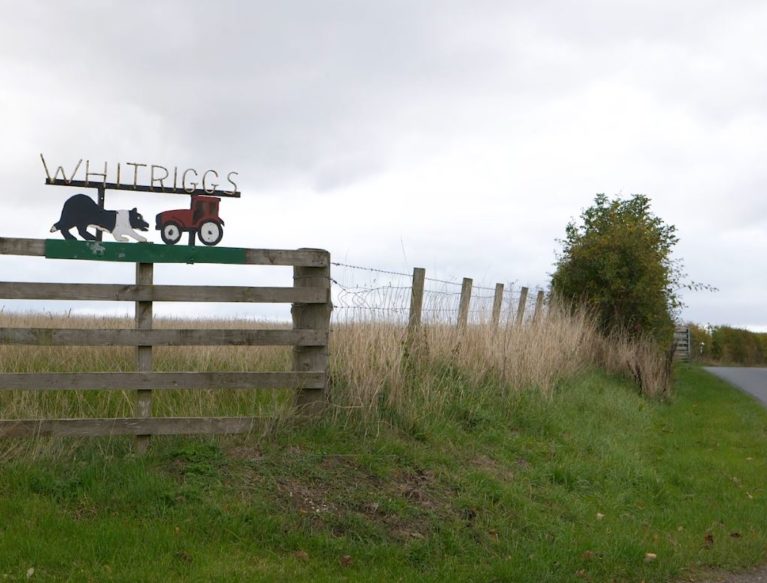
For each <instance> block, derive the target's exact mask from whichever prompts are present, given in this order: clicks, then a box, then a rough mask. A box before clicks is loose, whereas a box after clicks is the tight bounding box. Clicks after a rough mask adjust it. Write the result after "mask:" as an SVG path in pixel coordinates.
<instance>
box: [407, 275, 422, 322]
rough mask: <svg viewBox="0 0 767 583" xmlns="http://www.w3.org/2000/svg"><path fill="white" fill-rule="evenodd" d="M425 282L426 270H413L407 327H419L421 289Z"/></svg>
mask: <svg viewBox="0 0 767 583" xmlns="http://www.w3.org/2000/svg"><path fill="white" fill-rule="evenodd" d="M425 280H426V270H425V269H424V268H423V267H414V268H413V287H412V288H411V290H410V316H409V318H408V327H409V328H417V327H418V326H420V325H421V311H422V308H423V288H424V281H425Z"/></svg>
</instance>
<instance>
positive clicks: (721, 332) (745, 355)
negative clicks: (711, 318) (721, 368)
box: [688, 324, 767, 366]
mask: <svg viewBox="0 0 767 583" xmlns="http://www.w3.org/2000/svg"><path fill="white" fill-rule="evenodd" d="M688 326H689V328H690V333H691V335H692V346H693V355H694V357H695V358H697V359H698V360H700V361H702V362H706V363H711V364H740V365H744V366H764V365H765V364H767V334H765V333H763V332H751V331H750V330H743V329H742V328H733V327H731V326H707V327H703V326H698V325H696V324H689V325H688Z"/></svg>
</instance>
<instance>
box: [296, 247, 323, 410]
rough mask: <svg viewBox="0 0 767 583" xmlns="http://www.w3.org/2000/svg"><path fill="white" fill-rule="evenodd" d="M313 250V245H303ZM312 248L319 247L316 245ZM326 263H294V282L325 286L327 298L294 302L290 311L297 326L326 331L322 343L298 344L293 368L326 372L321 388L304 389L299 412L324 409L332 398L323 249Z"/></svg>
mask: <svg viewBox="0 0 767 583" xmlns="http://www.w3.org/2000/svg"><path fill="white" fill-rule="evenodd" d="M301 251H309V249H301ZM312 251H318V250H316V249H312ZM323 255H324V257H325V266H324V267H298V266H294V267H293V286H294V287H296V288H300V287H315V288H320V289H323V290H325V292H326V293H325V302H324V303H321V304H293V306H292V307H291V309H290V314H291V316H292V318H293V329H294V330H300V329H311V330H317V331H320V332H323V335H322V336H323V339H324V344H323V345H322V346H294V347H293V371H295V372H322V373H324V377H325V382H324V384H323V388H322V389H321V390H317V389H304V388H302V389H300V391H299V393H298V395H297V398H296V406H297V407H298V409H299V414H307V415H311V414H317V413H320V412H321V411H322V409H323V408H324V405H325V403H326V401H327V399H328V368H329V367H328V364H329V358H328V354H329V353H328V336H329V332H330V313H331V311H332V309H333V305H332V303H331V299H330V253H328V252H327V251H324V252H323Z"/></svg>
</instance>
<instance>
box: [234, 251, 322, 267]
mask: <svg viewBox="0 0 767 583" xmlns="http://www.w3.org/2000/svg"><path fill="white" fill-rule="evenodd" d="M245 263H246V264H248V265H294V266H296V267H328V266H330V254H329V253H328V252H327V251H325V250H323V249H297V250H295V251H293V250H287V249H245Z"/></svg>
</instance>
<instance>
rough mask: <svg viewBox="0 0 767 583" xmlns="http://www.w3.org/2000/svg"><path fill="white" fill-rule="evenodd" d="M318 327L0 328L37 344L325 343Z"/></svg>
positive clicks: (4, 335) (4, 340)
mask: <svg viewBox="0 0 767 583" xmlns="http://www.w3.org/2000/svg"><path fill="white" fill-rule="evenodd" d="M327 343H328V333H327V332H320V331H318V330H228V329H223V330H220V329H202V330H200V329H193V330H192V329H190V330H121V329H115V330H92V329H82V328H77V329H74V328H0V344H21V345H31V346H34V345H37V346H326V345H327Z"/></svg>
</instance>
